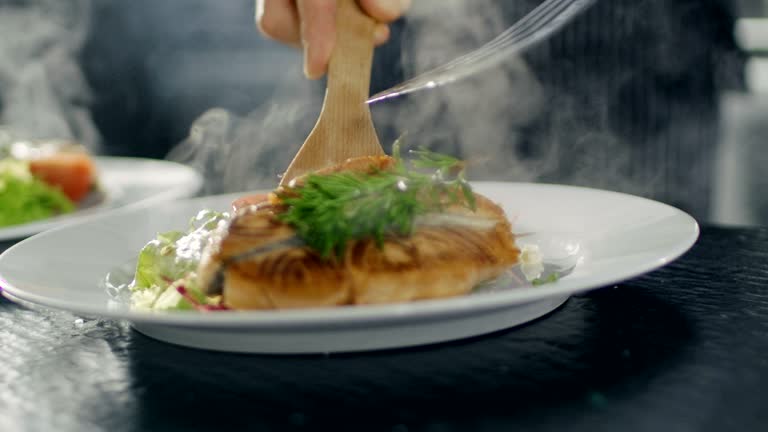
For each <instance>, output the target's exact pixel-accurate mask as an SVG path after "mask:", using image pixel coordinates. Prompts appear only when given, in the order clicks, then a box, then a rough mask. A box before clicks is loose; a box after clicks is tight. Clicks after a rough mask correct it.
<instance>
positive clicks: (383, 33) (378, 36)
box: [373, 24, 389, 46]
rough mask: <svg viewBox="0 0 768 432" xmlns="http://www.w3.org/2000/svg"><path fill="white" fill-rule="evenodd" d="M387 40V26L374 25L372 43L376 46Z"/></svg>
mask: <svg viewBox="0 0 768 432" xmlns="http://www.w3.org/2000/svg"><path fill="white" fill-rule="evenodd" d="M388 40H389V26H388V25H386V24H376V28H375V29H374V30H373V42H374V43H375V44H376V46H379V45H383V44H384V43H386V42H387V41H388Z"/></svg>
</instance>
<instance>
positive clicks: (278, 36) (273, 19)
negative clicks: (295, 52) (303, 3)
mask: <svg viewBox="0 0 768 432" xmlns="http://www.w3.org/2000/svg"><path fill="white" fill-rule="evenodd" d="M256 25H257V26H258V27H259V30H260V31H261V32H262V33H263V34H264V35H265V36H267V37H269V38H272V39H275V40H278V41H280V42H283V43H287V44H291V45H294V46H296V47H298V46H300V45H301V32H300V31H299V13H298V11H297V10H296V2H295V1H294V0H257V1H256Z"/></svg>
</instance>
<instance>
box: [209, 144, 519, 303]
mask: <svg viewBox="0 0 768 432" xmlns="http://www.w3.org/2000/svg"><path fill="white" fill-rule="evenodd" d="M362 159H363V160H357V161H353V162H351V163H348V164H347V165H346V166H345V167H343V169H367V167H370V165H371V161H374V162H375V164H377V165H380V166H388V164H389V161H388V160H387V158H375V159H372V158H362ZM338 169H339V168H338V167H337V168H336V169H335V170H338ZM476 197H477V210H476V211H475V212H472V211H471V210H469V209H466V208H464V207H460V206H455V207H450V208H448V209H446V211H445V212H444V213H440V214H435V215H432V216H430V215H427V216H425V217H422V218H421V219H420V220H419V221H417V223H416V227H415V229H414V232H413V233H412V235H410V236H408V237H395V236H392V237H390V238H387V239H386V240H385V241H384V244H383V247H379V246H378V245H377V244H376V242H375V241H373V240H358V241H354V242H351V244H348V246H347V248H346V252H345V254H344V256H342V257H339V258H333V259H324V258H322V257H321V256H320V255H319V254H318V253H316V252H315V251H313V250H312V249H310V248H308V247H307V246H305V245H304V244H302V242H301V241H300V240H299V239H298V237H296V235H295V232H294V230H293V229H292V228H291V227H290V226H288V225H286V224H284V223H282V222H280V221H279V220H278V219H277V217H276V215H277V213H278V212H279V211H280V210H281V209H280V206H279V204H278V203H277V202H276V201H275V199H274V197H272V199H271V200H270V199H267V197H265V196H261V197H256V198H255V199H252V200H250V202H249V200H248V199H246V200H243V201H240V202H239V203H238V205H240V206H244V207H241V208H240V209H239V210H238V211H237V213H236V215H235V216H234V217H233V219H232V220H231V222H230V223H229V225H228V226H227V227H226V229H225V230H222V231H221V232H220V233H219V234H218V236H217V238H216V239H215V240H214V241H213V243H212V244H211V246H210V247H209V248H208V249H207V250H206V252H205V254H204V257H203V259H202V261H201V263H200V267H199V269H198V277H199V278H200V282H201V286H203V287H204V290H205V291H206V292H207V293H208V294H222V298H223V302H224V304H225V305H227V306H229V307H231V308H234V309H283V308H302V307H318V306H337V305H350V304H374V303H393V302H406V301H413V300H419V299H428V298H439V297H450V296H457V295H461V294H465V293H467V292H469V291H470V290H471V289H472V288H473V287H474V286H476V285H477V284H479V283H481V282H483V281H486V280H489V279H492V278H494V277H497V276H498V275H500V274H501V273H502V272H504V271H505V270H506V269H508V268H509V267H510V266H511V265H513V264H515V263H516V262H517V259H518V255H519V250H518V248H517V247H516V246H515V242H514V236H513V235H512V232H511V227H510V224H509V222H508V220H507V219H506V217H505V215H504V211H503V210H502V209H501V208H500V207H499V206H498V205H496V204H494V203H493V202H491V201H490V200H489V199H487V198H485V197H483V196H481V195H477V194H476Z"/></svg>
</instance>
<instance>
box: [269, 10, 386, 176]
mask: <svg viewBox="0 0 768 432" xmlns="http://www.w3.org/2000/svg"><path fill="white" fill-rule="evenodd" d="M337 5H338V9H337V12H336V44H335V45H334V49H333V53H332V54H331V60H330V63H329V65H328V86H327V89H326V92H325V101H324V102H323V108H322V110H321V111H320V118H318V120H317V124H315V127H314V129H312V132H310V134H309V136H308V137H307V140H306V141H304V145H302V146H301V148H300V149H299V152H298V153H297V154H296V157H294V159H293V161H292V162H291V164H290V165H289V166H288V169H287V170H286V171H285V174H283V177H282V179H281V181H280V185H285V184H287V183H288V182H290V181H291V179H293V178H295V177H298V176H301V175H303V174H306V173H308V172H311V171H314V170H318V169H321V168H325V167H328V166H330V165H334V164H337V163H340V162H343V161H345V160H347V159H349V158H351V157H359V156H370V155H383V154H384V149H382V148H381V144H380V143H379V138H378V137H377V136H376V130H375V129H374V127H373V122H372V120H371V112H370V110H369V109H368V105H367V104H366V99H367V98H368V96H369V91H370V89H369V87H370V82H371V64H372V62H373V45H374V42H373V41H374V38H373V31H374V27H375V25H376V23H375V21H374V20H373V19H372V18H370V17H369V16H368V15H366V14H364V13H363V11H361V10H360V8H359V6H358V5H357V2H356V1H355V0H338V1H337Z"/></svg>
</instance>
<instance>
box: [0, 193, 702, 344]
mask: <svg viewBox="0 0 768 432" xmlns="http://www.w3.org/2000/svg"><path fill="white" fill-rule="evenodd" d="M475 185H477V187H478V188H479V189H480V190H481V189H482V188H483V186H486V187H494V186H495V187H501V186H504V187H525V188H545V189H546V188H568V189H572V190H574V191H577V190H581V191H585V192H589V193H600V194H606V196H611V195H614V196H618V197H622V198H623V199H630V200H639V201H638V202H645V203H646V204H647V205H651V206H661V207H663V208H666V209H668V210H672V211H673V212H674V214H675V216H676V217H677V218H680V221H681V222H682V225H684V226H685V227H686V232H685V233H681V238H680V241H678V242H677V243H676V244H675V246H674V247H671V248H670V249H669V250H667V251H666V253H664V254H663V255H661V256H650V257H647V258H646V259H643V260H640V261H638V262H636V263H635V264H634V267H633V270H632V271H622V272H612V271H611V270H610V269H608V270H606V271H605V272H604V273H602V274H600V275H599V276H597V277H593V278H592V279H591V281H590V283H589V285H588V286H581V285H580V284H579V283H578V281H573V280H569V279H568V278H564V279H561V280H560V281H558V282H557V283H555V284H549V285H543V286H539V287H536V288H535V289H520V290H508V291H503V292H494V293H484V294H482V295H476V296H463V297H456V298H449V299H440V300H424V301H418V302H413V303H404V304H388V305H366V306H350V307H337V308H318V309H301V310H282V311H237V312H225V313H220V312H214V313H203V314H201V313H198V312H189V313H185V312H172V313H137V312H130V311H124V310H118V309H115V310H110V309H107V308H106V305H105V307H103V308H102V307H89V306H86V305H82V304H79V303H75V302H68V301H62V300H57V299H52V298H49V297H45V296H39V295H36V294H31V293H27V292H25V291H23V290H20V289H16V288H15V287H14V286H13V284H11V283H10V282H9V281H7V280H5V279H4V278H3V276H2V275H0V286H2V287H3V288H4V289H5V290H6V291H7V292H8V293H10V294H11V295H12V296H14V297H17V298H19V299H21V300H25V301H29V302H31V303H35V304H39V305H42V306H47V307H52V308H57V309H64V310H69V311H72V312H75V313H79V314H83V315H94V316H101V317H105V318H112V319H126V320H130V321H134V322H145V323H153V324H163V325H176V326H184V327H241V326H244V325H245V326H259V327H264V328H286V329H288V328H297V327H311V326H315V325H325V326H328V325H348V324H350V323H366V324H367V325H371V324H372V323H376V322H378V323H381V324H382V325H385V324H387V323H389V322H392V321H393V320H399V319H401V318H402V317H406V316H407V318H408V319H409V320H419V319H432V318H435V317H440V318H443V317H449V316H451V315H454V314H457V315H465V314H468V313H482V312H483V311H485V310H496V309H501V308H508V307H510V306H515V305H520V304H525V303H529V302H534V301H537V300H541V299H544V298H548V297H553V296H558V295H569V294H578V293H581V292H585V291H589V290H592V289H595V288H598V287H605V286H609V285H611V284H615V283H618V282H620V281H624V280H627V279H631V278H633V277H636V276H639V275H642V274H645V273H647V272H649V271H652V270H655V269H657V268H659V267H661V266H663V265H665V264H667V263H669V262H670V261H673V260H674V259H676V258H678V257H679V256H681V255H682V254H683V253H685V252H686V251H687V250H688V249H690V247H691V246H692V245H693V244H694V243H695V241H696V240H697V238H698V235H699V226H698V224H697V223H696V221H695V220H694V219H693V218H692V217H691V216H689V215H687V214H686V213H684V212H682V211H680V210H678V209H674V208H673V207H670V206H668V205H666V204H663V203H659V202H657V201H653V200H649V199H646V198H641V197H636V196H632V195H627V194H622V193H618V192H610V191H602V190H595V189H589V188H582V187H578V186H563V185H549V184H539V183H537V184H529V183H500V182H476V183H475ZM481 192H482V190H481ZM240 195H242V194H229V195H225V196H219V197H204V198H197V199H194V200H193V201H204V200H209V199H211V198H225V197H231V198H234V197H237V196H240ZM148 206H150V205H149V204H147V205H144V206H139V207H134V208H131V209H122V210H118V211H119V212H120V213H123V212H137V211H140V210H141V209H142V208H146V207H148ZM102 217H109V215H100V216H95V217H94V218H91V219H90V220H89V221H83V222H78V223H75V224H72V225H67V226H63V227H59V228H56V229H53V230H51V231H48V232H46V233H42V234H38V235H36V236H33V237H31V238H28V239H26V240H23V241H21V242H20V243H18V244H16V245H14V246H12V247H11V248H9V249H8V250H7V251H6V252H5V253H3V254H2V255H0V267H1V264H2V260H3V257H4V256H11V255H12V254H14V253H15V251H16V250H17V249H20V248H23V247H25V246H26V245H27V243H29V242H33V241H38V240H39V239H40V238H43V237H44V236H46V235H50V234H51V233H55V232H57V231H60V230H66V229H72V228H73V227H77V226H79V225H82V224H85V223H93V221H94V220H96V221H97V220H98V219H100V218H102Z"/></svg>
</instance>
